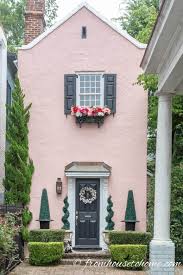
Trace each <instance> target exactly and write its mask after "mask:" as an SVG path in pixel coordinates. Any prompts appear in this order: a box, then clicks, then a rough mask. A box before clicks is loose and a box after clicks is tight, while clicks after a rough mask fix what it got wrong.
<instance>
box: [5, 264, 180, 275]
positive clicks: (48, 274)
mask: <svg viewBox="0 0 183 275" xmlns="http://www.w3.org/2000/svg"><path fill="white" fill-rule="evenodd" d="M10 274H11V275H102V274H107V275H108V274H109V275H147V274H148V271H123V270H119V269H115V268H102V267H84V266H78V265H58V266H48V267H45V266H44V267H35V266H30V265H29V264H28V263H21V264H20V265H19V266H17V267H16V268H15V269H14V270H13V271H12V272H11V273H10ZM175 275H183V267H182V268H177V269H176V272H175Z"/></svg>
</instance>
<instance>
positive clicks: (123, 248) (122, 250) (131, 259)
mask: <svg viewBox="0 0 183 275" xmlns="http://www.w3.org/2000/svg"><path fill="white" fill-rule="evenodd" d="M110 252H111V258H112V261H113V263H114V262H115V264H116V263H117V265H116V267H120V268H123V269H131V270H142V269H143V264H142V262H144V263H145V261H146V256H147V245H136V244H135V245H133V244H128V245H127V244H112V245H110Z"/></svg>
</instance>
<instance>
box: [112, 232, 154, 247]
mask: <svg viewBox="0 0 183 275" xmlns="http://www.w3.org/2000/svg"><path fill="white" fill-rule="evenodd" d="M151 239H152V235H151V233H149V232H134V231H112V232H110V233H109V243H110V244H144V245H149V243H150V241H151Z"/></svg>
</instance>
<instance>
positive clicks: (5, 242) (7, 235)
mask: <svg viewBox="0 0 183 275" xmlns="http://www.w3.org/2000/svg"><path fill="white" fill-rule="evenodd" d="M18 232H19V227H18V226H17V225H16V217H15V216H14V215H12V214H7V215H6V216H5V218H4V222H3V223H1V224H0V272H1V271H2V272H3V271H4V264H5V263H7V262H8V267H7V270H8V268H9V266H11V264H12V262H14V261H17V260H18V247H17V245H16V242H15V240H14V237H15V235H16V234H18ZM7 270H6V271H7Z"/></svg>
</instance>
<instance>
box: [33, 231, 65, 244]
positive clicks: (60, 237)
mask: <svg viewBox="0 0 183 275" xmlns="http://www.w3.org/2000/svg"><path fill="white" fill-rule="evenodd" d="M64 236H65V230H53V229H39V230H31V231H30V232H29V241H30V242H63V241H64Z"/></svg>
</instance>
